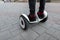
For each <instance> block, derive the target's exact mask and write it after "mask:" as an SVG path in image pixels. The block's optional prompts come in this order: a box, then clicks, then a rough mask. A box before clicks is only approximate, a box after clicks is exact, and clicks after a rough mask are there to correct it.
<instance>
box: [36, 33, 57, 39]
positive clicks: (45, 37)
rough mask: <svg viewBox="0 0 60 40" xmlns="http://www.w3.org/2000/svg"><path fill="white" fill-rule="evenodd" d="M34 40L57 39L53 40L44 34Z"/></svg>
mask: <svg viewBox="0 0 60 40" xmlns="http://www.w3.org/2000/svg"><path fill="white" fill-rule="evenodd" d="M36 40H57V39H55V38H54V37H52V36H50V35H48V34H46V33H44V34H43V35H41V36H40V37H38V38H37V39H36Z"/></svg>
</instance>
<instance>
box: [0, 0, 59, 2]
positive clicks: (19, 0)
mask: <svg viewBox="0 0 60 40" xmlns="http://www.w3.org/2000/svg"><path fill="white" fill-rule="evenodd" d="M0 1H4V2H28V0H0ZM37 2H39V0H37ZM46 2H60V0H46Z"/></svg>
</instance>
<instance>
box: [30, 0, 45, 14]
mask: <svg viewBox="0 0 60 40" xmlns="http://www.w3.org/2000/svg"><path fill="white" fill-rule="evenodd" d="M35 5H36V0H29V9H30V14H35ZM44 9H45V0H40V7H39V12H43V11H44Z"/></svg>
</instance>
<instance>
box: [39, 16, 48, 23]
mask: <svg viewBox="0 0 60 40" xmlns="http://www.w3.org/2000/svg"><path fill="white" fill-rule="evenodd" d="M47 20H48V16H47V17H46V18H44V19H43V20H42V21H40V22H42V23H44V22H46V21H47Z"/></svg>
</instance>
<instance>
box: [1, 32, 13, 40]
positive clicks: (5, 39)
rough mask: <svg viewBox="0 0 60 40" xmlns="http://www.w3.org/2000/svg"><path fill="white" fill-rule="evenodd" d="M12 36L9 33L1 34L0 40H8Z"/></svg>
mask: <svg viewBox="0 0 60 40" xmlns="http://www.w3.org/2000/svg"><path fill="white" fill-rule="evenodd" d="M11 36H12V35H11V33H10V32H9V31H4V32H0V40H7V39H8V38H10V37H11Z"/></svg>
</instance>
